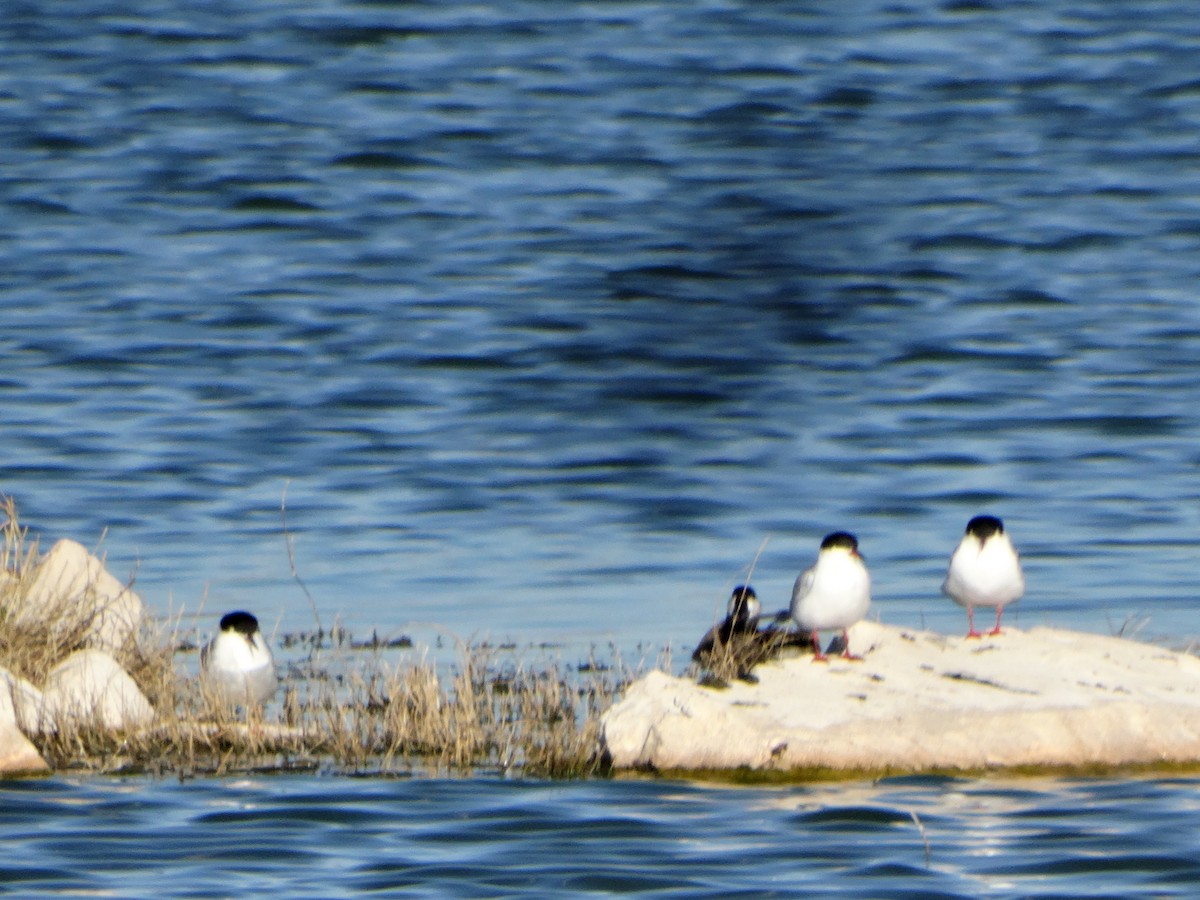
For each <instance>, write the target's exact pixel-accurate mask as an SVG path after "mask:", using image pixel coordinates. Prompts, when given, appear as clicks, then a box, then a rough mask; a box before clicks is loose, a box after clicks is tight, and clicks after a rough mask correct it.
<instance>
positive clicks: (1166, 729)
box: [601, 622, 1200, 774]
mask: <svg viewBox="0 0 1200 900" xmlns="http://www.w3.org/2000/svg"><path fill="white" fill-rule="evenodd" d="M850 642H851V646H852V647H853V649H854V652H855V653H859V654H862V655H863V656H864V657H865V659H864V660H863V661H862V662H851V661H846V660H843V659H840V658H837V657H833V658H832V661H831V662H830V663H829V664H828V665H821V664H814V663H813V662H812V660H811V657H804V656H801V657H793V658H788V659H781V660H776V661H774V662H770V663H767V664H764V665H761V666H759V667H758V668H757V669H755V670H754V674H755V675H756V676H757V677H758V679H759V683H758V684H746V683H743V682H733V683H732V684H731V686H730V687H729V688H727V689H713V688H706V687H700V686H699V685H697V684H696V683H695V682H693V681H690V680H687V679H681V678H675V677H672V676H670V675H667V674H665V673H663V672H658V671H656V672H651V673H650V674H648V675H646V676H645V677H643V678H641V679H639V680H638V681H636V682H634V683H633V684H632V685H630V687H629V688H628V690H627V691H626V693H625V697H624V698H623V699H622V700H621V701H620V702H619V703H617V704H616V705H614V706H613V707H612V708H611V709H610V710H609V711H608V712H607V713H606V714H605V716H604V719H603V722H602V735H601V740H602V742H603V745H604V749H605V751H606V753H607V754H608V756H609V757H610V758H611V760H612V764H613V766H614V767H615V768H618V769H622V768H650V769H658V770H709V771H713V770H732V769H744V768H750V769H755V770H764V771H766V770H775V771H780V772H788V771H796V772H798V773H803V772H805V771H814V770H822V771H823V770H833V771H844V772H846V773H847V774H850V773H856V774H857V773H870V772H879V773H897V772H922V771H947V770H949V771H954V770H963V771H968V770H981V769H1002V768H1026V767H1038V768H1041V767H1045V768H1080V767H1088V768H1091V767H1113V768H1118V767H1121V766H1130V765H1145V764H1157V763H1162V764H1166V763H1191V762H1200V659H1197V658H1196V657H1194V656H1190V655H1187V654H1181V653H1174V652H1172V651H1170V650H1166V649H1163V648H1161V647H1156V646H1154V645H1150V644H1143V643H1138V642H1136V641H1131V640H1125V639H1121V638H1113V637H1105V636H1101V635H1094V634H1085V633H1080V632H1072V631H1062V630H1058V629H1051V628H1035V629H1032V630H1030V631H1027V632H1026V631H1020V630H1017V629H1007V630H1006V631H1005V633H1004V634H1003V635H1000V636H998V637H994V638H992V637H988V638H984V639H983V640H970V641H968V640H966V639H965V638H962V637H946V636H943V635H938V634H933V633H931V632H922V631H914V630H910V629H902V628H892V627H888V626H884V625H879V624H876V623H872V622H860V623H859V624H858V625H856V626H855V627H854V628H853V629H852V631H851V635H850Z"/></svg>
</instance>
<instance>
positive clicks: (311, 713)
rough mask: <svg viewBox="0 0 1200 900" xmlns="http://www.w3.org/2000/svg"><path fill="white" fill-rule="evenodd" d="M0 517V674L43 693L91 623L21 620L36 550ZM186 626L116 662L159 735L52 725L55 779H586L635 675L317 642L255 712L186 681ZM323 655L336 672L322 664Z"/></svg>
mask: <svg viewBox="0 0 1200 900" xmlns="http://www.w3.org/2000/svg"><path fill="white" fill-rule="evenodd" d="M0 515H3V516H4V517H5V520H4V522H3V524H2V525H0V539H2V540H3V545H2V546H0V666H3V667H5V668H7V669H8V670H9V671H10V672H12V673H13V674H15V675H19V676H21V677H24V678H26V679H28V680H29V681H31V682H33V683H34V684H42V683H44V678H45V675H46V673H47V672H49V671H50V669H51V668H53V667H54V666H55V665H57V664H58V663H59V662H61V661H62V659H64V658H65V657H66V656H67V655H69V654H70V653H71V652H73V651H74V650H77V649H79V648H80V647H81V646H84V644H85V637H86V635H87V634H88V632H89V626H90V623H89V622H86V621H85V622H80V623H78V625H72V626H71V627H70V628H64V627H62V625H61V624H60V623H61V622H62V621H70V620H71V617H69V616H66V615H65V613H66V610H65V609H64V610H62V611H57V612H61V613H62V615H58V614H56V610H55V609H45V608H43V609H39V610H38V615H37V616H29V615H24V614H23V613H21V611H22V606H21V603H22V601H23V600H24V599H25V598H26V597H27V596H28V592H29V585H30V583H31V581H32V579H33V577H34V573H35V571H36V568H37V563H38V553H37V545H36V542H30V541H29V540H28V536H27V533H26V530H25V529H23V528H21V527H20V526H19V524H18V522H17V515H16V509H15V506H14V504H13V502H12V500H11V499H6V500H4V501H3V503H2V504H0ZM66 603H68V601H64V604H66ZM13 611H17V612H18V613H21V614H14V612H13ZM180 619H181V617H180V616H178V615H176V616H173V617H168V618H167V620H166V621H164V622H160V623H158V624H157V625H154V626H143V628H142V629H141V631H140V632H139V634H138V636H137V639H136V640H134V641H129V642H128V643H127V645H126V646H125V647H124V648H123V649H122V650H120V651H119V652H118V653H117V658H118V662H120V663H121V665H122V666H123V667H124V668H125V670H126V671H127V672H128V673H129V674H130V676H131V677H132V678H133V680H134V681H135V682H136V683H137V685H138V686H139V688H140V689H141V690H142V692H143V693H144V694H145V695H146V698H147V699H148V700H149V701H150V703H151V705H152V706H153V707H154V709H155V721H154V723H153V724H152V725H151V726H149V727H146V728H142V729H140V730H136V731H130V732H128V733H114V732H112V731H107V730H105V729H104V728H102V727H100V726H99V724H96V725H91V724H89V723H87V722H84V723H82V724H78V723H77V724H72V725H67V724H65V723H58V725H52V726H51V727H49V728H47V729H46V730H45V733H44V734H41V735H35V736H34V740H35V742H36V745H37V747H38V749H39V751H40V752H41V753H42V755H43V758H44V759H45V760H46V761H47V762H48V763H49V764H50V765H51V767H52V768H54V769H57V770H68V771H72V770H75V771H86V772H97V773H99V772H116V771H125V772H147V773H150V774H156V775H166V774H174V775H178V776H179V777H192V776H196V775H202V774H208V773H222V772H227V771H234V770H245V769H256V770H259V769H266V770H280V771H282V770H288V769H294V768H298V767H304V768H310V767H317V766H320V767H322V768H324V769H326V770H331V771H340V772H355V773H383V772H392V771H396V770H401V769H403V770H409V771H412V770H416V771H431V772H444V773H466V772H475V771H502V772H506V773H507V772H517V773H522V774H527V775H532V776H539V777H560V778H566V777H586V776H588V775H592V774H595V773H597V772H598V771H600V769H601V765H602V763H601V760H600V758H599V731H600V724H599V723H600V716H601V714H602V713H603V711H604V710H606V709H607V708H608V707H609V706H611V704H612V703H613V701H614V700H615V699H616V697H617V696H618V695H619V693H620V692H621V691H622V690H623V689H624V686H625V685H626V684H627V683H628V682H629V681H630V680H632V678H633V677H635V675H636V674H638V672H637V671H634V669H631V668H629V667H626V666H625V665H624V664H623V663H621V662H620V660H619V657H618V655H617V654H616V652H615V651H613V659H611V660H608V661H606V662H599V661H597V659H596V658H595V653H594V651H593V654H592V657H591V658H590V659H588V660H587V661H586V662H582V663H580V664H579V665H578V666H575V667H573V668H572V667H568V666H564V665H563V664H562V663H561V662H559V661H556V660H553V659H538V660H532V661H531V660H528V659H521V658H518V655H517V653H516V652H515V651H507V650H506V651H503V652H501V651H498V650H496V649H495V648H492V647H483V646H471V645H467V644H466V643H463V642H460V643H459V653H458V656H457V659H456V661H455V662H454V663H453V664H451V665H447V664H445V663H442V664H435V663H433V662H429V661H427V660H416V661H404V662H401V663H398V664H396V663H388V662H387V661H386V660H387V659H388V658H389V657H388V652H391V653H393V654H394V652H395V651H396V650H397V649H401V648H402V647H403V645H398V646H393V645H392V644H388V643H381V642H379V641H378V640H375V641H372V642H371V644H369V645H363V646H359V645H357V644H355V643H354V642H353V641H350V640H347V641H343V642H340V643H338V644H337V646H333V645H332V644H331V645H330V647H328V648H324V647H323V644H322V642H321V641H317V642H315V643H314V644H313V645H312V646H311V647H309V651H308V658H307V659H305V660H303V661H300V662H298V663H294V664H289V665H288V666H287V669H288V672H287V677H285V678H284V679H283V680H282V682H281V696H280V697H279V699H278V700H277V701H276V702H273V703H271V704H270V705H268V707H267V711H266V713H264V712H263V711H262V710H259V709H249V710H244V709H240V708H239V709H233V708H230V707H228V706H226V705H223V704H221V703H217V702H214V700H213V698H210V697H206V696H205V694H204V691H203V690H202V688H201V686H200V684H199V683H198V681H197V680H196V679H195V678H193V677H191V676H190V675H188V674H187V673H186V672H185V671H181V669H180V667H179V666H178V665H177V662H178V660H177V654H178V653H179V652H180V650H181V648H185V647H186V648H187V649H188V650H190V651H194V649H195V642H194V641H192V640H190V639H188V640H185V639H183V638H182V637H181V632H182V631H183V630H184V629H183V627H182V624H181V621H180ZM76 621H77V617H76ZM325 649H328V650H329V651H330V652H331V653H332V655H333V657H334V658H333V659H332V660H330V659H329V658H326V657H325V656H323V655H322V654H323V653H324V652H325ZM385 651H388V652H385ZM390 658H392V659H394V655H393V656H391V657H390ZM636 668H637V669H638V670H640V669H641V668H642V666H640V665H639V666H638V667H636ZM60 726H61V727H60Z"/></svg>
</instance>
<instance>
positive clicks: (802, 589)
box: [791, 566, 817, 617]
mask: <svg viewBox="0 0 1200 900" xmlns="http://www.w3.org/2000/svg"><path fill="white" fill-rule="evenodd" d="M816 577H817V567H816V566H813V567H812V568H811V569H805V570H804V571H803V572H801V573H800V577H799V578H797V579H796V584H795V586H793V587H792V605H791V613H792V616H793V617H795V615H796V607H798V606H799V605H800V601H801V600H803V599H804V598H805V596H807V595H808V592H809V591H811V590H812V586H813V581H814V580H815V579H816Z"/></svg>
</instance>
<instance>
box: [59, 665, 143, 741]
mask: <svg viewBox="0 0 1200 900" xmlns="http://www.w3.org/2000/svg"><path fill="white" fill-rule="evenodd" d="M153 719H154V708H153V707H152V706H151V705H150V701H148V700H147V699H146V697H145V695H144V694H143V693H142V692H141V690H140V689H139V688H138V686H137V685H136V684H135V683H134V681H133V679H132V678H130V677H129V675H128V674H127V673H126V672H125V670H124V669H122V668H121V666H120V665H119V664H118V663H117V661H116V660H115V659H113V658H112V657H111V656H109V655H108V654H107V653H104V652H103V651H101V650H78V651H76V652H75V653H72V654H71V655H70V656H68V657H67V658H66V659H64V660H63V661H62V662H61V663H59V664H58V665H57V666H55V667H54V668H53V669H51V670H50V674H49V675H48V676H47V677H46V684H45V687H44V688H43V689H42V710H41V718H40V721H39V724H40V728H41V730H43V731H53V730H56V728H57V727H58V726H60V725H70V726H75V727H85V728H86V727H98V728H104V729H107V730H111V731H123V730H127V729H130V728H138V727H141V726H144V725H149V724H150V722H151V721H152V720H153Z"/></svg>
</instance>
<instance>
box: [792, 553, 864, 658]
mask: <svg viewBox="0 0 1200 900" xmlns="http://www.w3.org/2000/svg"><path fill="white" fill-rule="evenodd" d="M870 606H871V576H870V574H869V573H868V572H867V566H866V563H864V562H863V558H862V557H861V556H860V555H859V553H858V539H857V538H855V537H854V535H852V534H848V533H847V532H845V531H835V532H833V533H832V534H828V535H826V536H825V539H824V540H823V541H821V550H820V552H819V553H818V554H817V561H816V563H814V564H813V566H812V568H810V569H806V570H805V571H804V572H803V573H802V574H801V575H800V577H799V578H797V579H796V585H795V587H794V588H792V605H791V608H790V610H789V613H790V615H791V618H792V619H793V620H794V621H795V623H796V625H797V626H799V628H800V630H801V631H807V632H810V633H811V635H812V645H813V653H814V656H813V662H826V661H828V657H827V656H826V655H825V654H824V653H823V652H822V651H821V637H820V634H819V632H821V631H824V630H828V629H831V628H837V629H841V632H842V639H843V641H844V645H843V648H842V655H843V656H844V657H846V658H847V659H858V658H859V657H857V656H854V655H853V654H852V653H851V652H850V635H849V628H850V626H851V625H853V624H854V623H855V622H857V621H859V620H860V619H861V618H862V617H863V616H865V615H866V614H867V610H868V609H869V608H870Z"/></svg>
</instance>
